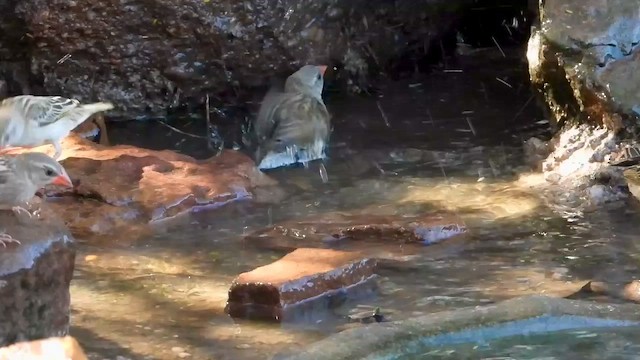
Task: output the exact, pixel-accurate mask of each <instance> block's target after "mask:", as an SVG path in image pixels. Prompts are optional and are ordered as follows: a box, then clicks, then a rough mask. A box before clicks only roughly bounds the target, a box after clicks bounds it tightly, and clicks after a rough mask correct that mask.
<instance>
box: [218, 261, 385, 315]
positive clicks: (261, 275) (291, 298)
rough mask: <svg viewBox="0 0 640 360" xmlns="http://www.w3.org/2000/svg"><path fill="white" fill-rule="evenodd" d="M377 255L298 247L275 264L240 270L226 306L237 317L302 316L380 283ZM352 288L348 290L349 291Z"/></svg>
mask: <svg viewBox="0 0 640 360" xmlns="http://www.w3.org/2000/svg"><path fill="white" fill-rule="evenodd" d="M376 264H377V262H376V260H375V259H370V258H367V257H364V256H362V255H361V254H359V253H356V252H344V251H337V250H329V249H297V250H295V251H293V252H291V253H289V254H287V255H286V256H284V257H283V258H281V259H279V260H277V261H276V262H274V263H271V264H269V265H265V266H261V267H259V268H256V269H254V270H252V271H250V272H246V273H243V274H240V275H239V276H238V277H237V278H236V279H235V280H234V281H233V284H232V285H231V289H230V290H229V299H228V301H227V307H226V311H227V313H229V315H231V316H232V317H240V318H257V319H268V320H274V321H279V322H283V321H296V320H299V319H302V318H308V317H313V316H314V315H315V314H314V312H315V310H319V312H320V314H321V313H322V312H324V311H325V310H326V306H325V304H324V301H326V300H327V299H328V298H329V297H331V296H335V295H338V294H340V293H343V294H340V295H341V296H346V297H351V295H352V294H349V293H354V294H355V293H357V292H362V291H364V292H365V293H368V292H369V291H370V290H372V289H373V288H374V287H375V274H374V270H375V268H376ZM345 293H346V294H345Z"/></svg>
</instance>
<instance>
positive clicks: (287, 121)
mask: <svg viewBox="0 0 640 360" xmlns="http://www.w3.org/2000/svg"><path fill="white" fill-rule="evenodd" d="M326 69H327V67H326V66H315V65H305V66H303V67H302V68H300V69H299V70H298V71H296V72H295V73H294V74H293V75H291V76H289V77H288V78H287V80H286V82H285V85H284V92H282V91H277V90H273V89H272V90H270V91H269V92H268V93H267V95H266V96H265V98H264V99H263V101H262V104H261V106H260V110H259V111H258V116H257V117H256V120H255V123H254V132H255V135H256V138H257V139H258V150H257V152H256V163H257V164H258V168H260V169H272V168H277V167H280V166H286V165H291V164H293V163H296V162H302V163H306V162H309V161H312V160H316V159H321V158H324V156H325V147H326V145H327V142H328V141H329V135H330V132H331V123H330V119H331V117H330V115H329V112H328V111H327V108H326V106H325V104H324V101H323V100H322V88H323V87H324V73H325V71H326Z"/></svg>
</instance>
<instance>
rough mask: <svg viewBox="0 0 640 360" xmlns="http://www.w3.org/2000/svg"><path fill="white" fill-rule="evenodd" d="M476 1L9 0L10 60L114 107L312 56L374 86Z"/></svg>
mask: <svg viewBox="0 0 640 360" xmlns="http://www.w3.org/2000/svg"><path fill="white" fill-rule="evenodd" d="M470 2H471V1H470V0H455V1H451V0H419V1H410V2H373V3H372V2H370V1H365V0H357V1H337V0H322V1H314V2H309V1H300V0H284V1H261V0H247V1H236V2H229V1H221V0H177V1H168V0H109V1H104V2H98V3H96V2H95V1H90V0H74V1H54V2H51V1H46V0H26V1H20V2H18V1H9V2H3V3H2V4H0V14H1V15H0V24H1V25H0V30H5V32H4V34H0V48H5V49H6V50H3V51H0V62H2V61H8V60H9V59H12V58H15V57H20V56H24V57H26V59H27V60H29V61H30V63H31V64H30V69H29V70H30V73H31V74H30V76H31V77H32V78H34V79H38V80H42V86H43V89H42V90H43V91H44V92H46V93H52V94H53V93H55V94H64V95H65V96H70V97H75V98H78V99H79V100H82V101H88V100H97V99H100V100H108V101H112V102H114V103H116V104H117V105H118V106H117V111H116V112H113V114H114V115H115V114H118V113H120V114H121V115H127V116H136V115H164V114H165V110H166V108H167V107H168V105H169V104H172V103H175V102H176V100H178V101H177V102H178V103H180V102H181V100H182V99H184V97H189V96H193V97H200V98H202V97H203V96H204V94H205V93H211V94H212V95H215V94H224V93H227V94H228V93H233V92H234V90H237V89H238V88H243V87H251V86H256V85H266V83H267V80H268V79H269V78H270V77H271V76H272V75H274V73H287V72H289V73H290V72H291V71H292V70H293V69H295V68H296V67H298V66H300V64H302V63H335V62H342V63H344V69H345V71H346V72H347V73H348V76H347V77H348V79H349V81H348V82H351V83H354V84H355V85H363V84H364V83H365V82H366V80H367V78H368V77H369V66H370V65H372V64H376V65H377V64H382V65H384V64H385V63H386V61H387V60H388V59H389V58H392V57H394V56H397V55H399V54H400V52H401V51H403V50H404V49H405V48H406V45H407V44H408V43H409V42H410V41H419V42H420V43H424V44H425V45H427V46H428V45H429V42H430V40H432V39H434V38H435V37H436V36H438V35H439V34H440V33H441V32H442V31H445V30H446V29H447V28H449V25H450V24H451V22H452V21H453V20H454V14H455V12H456V10H457V9H458V8H459V7H460V5H462V4H465V3H470ZM0 32H2V31H0ZM408 34H411V35H408Z"/></svg>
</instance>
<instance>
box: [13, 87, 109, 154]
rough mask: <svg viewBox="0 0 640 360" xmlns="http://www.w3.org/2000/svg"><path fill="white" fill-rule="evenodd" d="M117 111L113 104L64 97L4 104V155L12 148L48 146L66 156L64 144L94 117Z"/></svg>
mask: <svg viewBox="0 0 640 360" xmlns="http://www.w3.org/2000/svg"><path fill="white" fill-rule="evenodd" d="M111 109H113V104H111V103H108V102H97V103H93V104H80V102H79V101H78V100H74V99H67V98H64V97H61V96H34V95H20V96H15V97H11V98H7V99H4V100H3V101H2V103H0V153H2V152H6V151H7V150H8V148H9V147H36V146H40V145H44V144H47V143H50V144H52V145H53V146H54V147H55V149H56V152H55V155H54V156H53V158H54V159H58V158H59V157H60V155H62V147H61V145H60V142H61V141H62V139H64V138H65V137H66V136H67V135H69V133H70V132H71V130H73V129H75V128H76V127H77V126H78V125H80V124H81V123H83V122H84V121H85V120H87V119H88V118H89V117H90V116H91V115H93V114H95V113H97V112H100V111H107V110H111Z"/></svg>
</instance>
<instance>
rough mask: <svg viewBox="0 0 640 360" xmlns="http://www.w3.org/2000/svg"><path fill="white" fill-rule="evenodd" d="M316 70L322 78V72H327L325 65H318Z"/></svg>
mask: <svg viewBox="0 0 640 360" xmlns="http://www.w3.org/2000/svg"><path fill="white" fill-rule="evenodd" d="M318 69H320V73H321V74H322V76H324V72H325V71H327V65H318Z"/></svg>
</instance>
